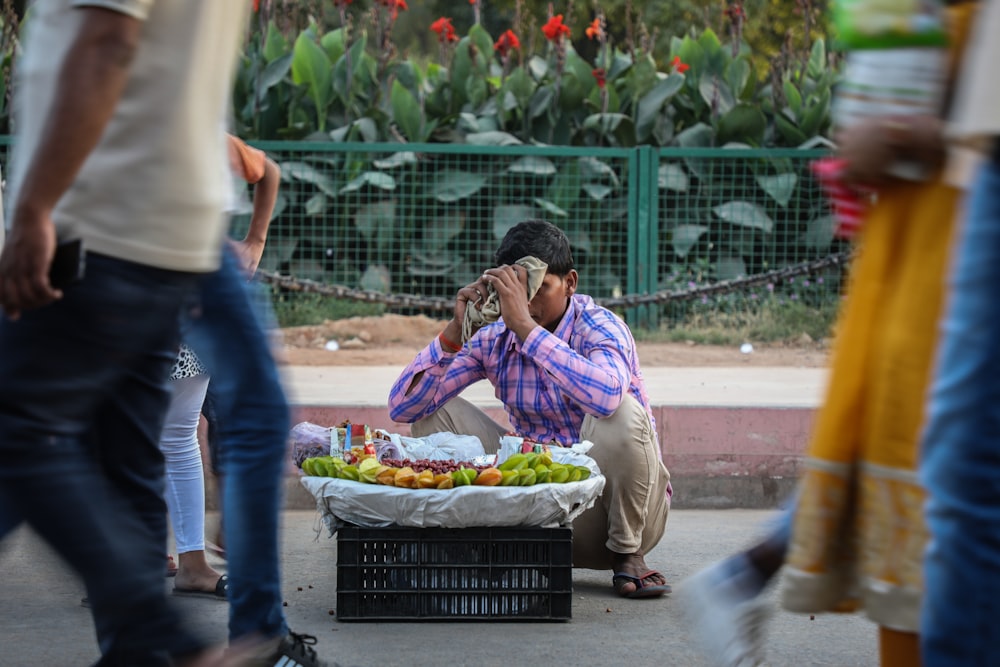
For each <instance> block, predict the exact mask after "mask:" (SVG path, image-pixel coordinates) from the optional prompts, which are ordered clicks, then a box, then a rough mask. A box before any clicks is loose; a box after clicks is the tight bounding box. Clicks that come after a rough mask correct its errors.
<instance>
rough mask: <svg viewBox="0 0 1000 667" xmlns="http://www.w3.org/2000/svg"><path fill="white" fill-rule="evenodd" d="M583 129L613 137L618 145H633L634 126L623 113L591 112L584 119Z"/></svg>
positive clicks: (609, 137)
mask: <svg viewBox="0 0 1000 667" xmlns="http://www.w3.org/2000/svg"><path fill="white" fill-rule="evenodd" d="M583 129H585V130H591V131H594V132H597V133H598V134H599V135H600V136H602V137H605V138H608V139H613V140H614V143H615V144H617V145H618V146H625V147H629V146H634V145H635V126H634V125H633V124H632V119H631V118H629V117H628V116H626V115H625V114H623V113H595V114H592V115H590V116H587V117H586V118H585V119H584V121H583Z"/></svg>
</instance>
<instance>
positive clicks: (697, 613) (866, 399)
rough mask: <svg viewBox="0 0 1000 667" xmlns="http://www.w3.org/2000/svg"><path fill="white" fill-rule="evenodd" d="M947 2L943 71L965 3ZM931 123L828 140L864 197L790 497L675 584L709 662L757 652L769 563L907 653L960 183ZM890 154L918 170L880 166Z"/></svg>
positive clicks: (893, 656)
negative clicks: (923, 457) (779, 510)
mask: <svg viewBox="0 0 1000 667" xmlns="http://www.w3.org/2000/svg"><path fill="white" fill-rule="evenodd" d="M951 4H952V5H953V6H951V7H949V8H948V10H947V17H948V24H949V32H950V33H951V44H952V62H951V71H952V76H953V77H954V73H955V72H956V71H957V68H958V66H959V62H960V56H961V53H962V50H963V47H964V45H965V41H966V35H967V32H968V28H969V25H970V24H971V22H972V19H973V17H974V14H975V9H976V5H975V3H972V2H959V3H951ZM942 129H943V122H942V120H941V119H940V117H933V116H927V115H917V116H881V117H873V118H870V119H868V120H865V121H862V122H860V123H859V124H857V125H854V126H853V127H851V128H849V129H847V130H846V131H842V132H841V133H840V134H839V135H838V137H837V138H838V144H839V145H838V156H837V157H838V159H839V160H841V161H842V163H843V173H842V174H841V175H840V176H839V178H841V179H842V180H843V185H844V186H845V187H863V188H865V189H870V188H874V189H875V190H876V192H877V197H876V200H875V202H874V203H872V204H871V205H870V206H869V208H868V210H867V211H866V212H865V213H864V216H863V225H862V226H861V229H860V231H859V237H858V240H857V246H858V256H857V258H856V259H855V260H854V262H853V263H852V267H851V279H850V284H849V286H848V290H847V296H846V299H845V303H844V307H843V310H842V312H841V313H840V316H839V318H838V322H837V326H836V331H837V337H836V342H835V344H834V348H833V353H832V356H831V364H830V366H831V373H830V380H829V384H828V387H827V390H826V396H825V398H824V401H823V405H822V408H821V409H820V410H819V412H818V413H817V418H816V424H815V426H814V427H813V433H812V435H811V438H810V443H809V448H808V452H807V458H806V462H805V470H804V472H803V474H802V477H801V480H800V483H799V487H798V495H797V497H796V498H795V500H794V502H793V504H792V505H791V506H790V508H789V510H788V511H786V512H785V513H784V514H783V515H782V517H781V519H780V523H779V526H778V527H777V528H776V529H775V530H774V532H773V533H772V534H771V535H769V536H768V537H767V538H766V539H764V540H763V541H762V542H760V543H759V544H756V545H754V546H753V547H751V548H750V549H748V550H746V551H744V552H742V553H740V554H737V555H735V556H733V557H731V558H729V559H727V560H725V561H722V562H720V563H717V564H715V565H713V566H711V567H710V568H707V569H706V570H703V571H702V572H700V573H698V574H696V575H695V576H694V577H692V578H691V579H690V580H689V581H688V582H685V583H684V584H683V587H682V591H683V592H684V599H685V604H686V605H688V606H687V607H686V609H685V610H686V611H687V613H689V614H690V615H691V616H692V617H693V618H694V620H695V623H696V627H697V629H698V633H699V636H700V638H701V640H702V643H703V645H704V646H705V647H706V648H707V649H708V651H709V653H710V654H711V656H712V658H713V664H716V665H727V666H735V665H747V664H754V665H756V664H762V662H763V656H762V654H763V644H764V634H763V623H764V620H765V618H766V611H765V609H764V607H763V605H762V604H761V602H760V599H759V597H760V594H761V593H762V592H763V590H764V589H765V587H766V586H767V585H768V584H769V583H770V582H771V581H772V580H773V579H774V577H775V575H776V574H777V573H778V571H779V570H781V569H783V570H784V572H783V577H784V578H783V584H782V603H783V605H784V607H785V608H786V609H788V610H791V611H796V612H801V613H822V612H831V611H854V610H858V609H861V608H863V609H864V610H865V612H866V614H867V615H868V617H869V618H871V619H872V620H873V621H875V622H876V623H877V624H878V625H879V649H880V656H879V657H880V664H882V665H886V666H888V665H907V666H909V665H918V664H920V661H919V642H918V635H917V632H918V630H919V627H920V623H919V613H920V603H921V597H922V594H923V577H922V569H921V560H922V556H923V549H924V546H925V544H926V535H927V533H926V527H925V525H924V521H923V517H922V515H921V508H922V503H923V498H924V496H923V491H922V489H921V488H920V484H919V483H918V480H917V475H916V467H917V452H918V441H919V435H920V430H921V427H922V425H923V420H924V410H923V407H924V397H925V392H926V389H927V387H928V384H929V382H930V373H931V366H932V360H933V353H934V347H935V342H936V327H937V322H938V320H939V317H940V314H941V308H942V303H943V296H944V275H945V267H946V263H947V257H948V249H949V248H950V247H951V239H952V235H953V228H954V220H955V219H956V217H957V214H958V206H959V202H960V195H961V193H960V190H959V189H958V188H955V187H954V186H952V185H951V184H949V183H948V182H946V180H945V178H944V173H943V171H942V165H943V161H944V157H945V144H944V136H943V133H942ZM901 161H905V162H907V163H909V165H910V166H914V165H920V166H921V171H923V170H927V171H929V176H928V178H926V179H925V180H921V181H916V180H909V179H904V178H898V177H895V176H892V175H891V174H890V172H891V170H892V169H893V168H894V167H895V166H896V165H898V164H899V163H900V162H901Z"/></svg>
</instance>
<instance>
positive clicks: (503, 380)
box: [389, 294, 655, 445]
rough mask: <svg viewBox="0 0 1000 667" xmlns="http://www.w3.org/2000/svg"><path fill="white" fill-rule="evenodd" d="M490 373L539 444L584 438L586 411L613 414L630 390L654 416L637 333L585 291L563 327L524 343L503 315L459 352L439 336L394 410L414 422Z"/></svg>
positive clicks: (402, 383) (518, 423)
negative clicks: (443, 347)
mask: <svg viewBox="0 0 1000 667" xmlns="http://www.w3.org/2000/svg"><path fill="white" fill-rule="evenodd" d="M421 371H423V373H424V374H423V376H421V378H420V380H419V381H418V382H417V383H416V385H415V386H414V387H413V389H412V391H411V392H410V393H409V395H407V394H406V389H407V387H409V386H410V385H411V384H412V383H413V378H414V377H416V376H417V375H418V374H419V373H420V372H421ZM484 379H485V380H489V382H490V383H491V384H492V385H493V387H494V390H495V391H494V395H495V396H496V397H497V398H498V399H499V400H500V401H501V402H502V403H503V404H504V407H505V408H506V410H507V414H508V416H509V418H510V423H511V424H512V425H513V427H514V429H515V430H516V431H517V433H519V434H520V435H522V436H526V437H529V438H533V439H535V440H537V441H539V442H551V441H553V440H555V441H556V442H558V443H559V444H561V445H569V444H572V443H574V442H578V441H579V439H580V428H581V426H582V425H583V418H584V416H586V415H593V416H595V417H598V418H601V417H607V416H609V415H611V414H613V413H614V412H615V410H617V409H618V406H619V405H621V402H622V398H623V397H624V396H625V392H630V393H631V394H632V395H633V396H634V397H635V398H636V400H638V401H639V402H640V403H641V404H642V405H643V407H645V408H646V412H647V413H648V414H649V418H650V420H653V414H652V411H651V410H650V407H649V396H648V395H647V393H646V387H645V384H644V383H643V380H642V371H641V370H640V369H639V359H638V355H637V353H636V349H635V340H634V339H633V338H632V333H631V331H629V328H628V326H627V325H626V324H625V323H624V322H623V321H622V320H621V319H620V318H619V317H618V316H617V315H615V314H614V313H612V312H611V311H610V310H608V309H606V308H603V307H601V306H598V305H597V304H596V303H595V302H594V300H593V299H592V298H590V297H589V296H586V295H582V294H577V295H574V296H573V298H572V299H571V300H570V304H569V307H568V308H567V309H566V313H565V315H563V318H562V320H561V321H560V322H559V325H558V327H557V328H556V331H555V333H549V332H548V331H546V330H545V329H543V328H542V327H535V329H534V330H533V331H532V332H531V334H530V335H529V336H528V338H527V339H526V340H525V341H524V342H523V343H522V342H521V341H520V340H518V337H517V335H516V334H515V333H514V332H513V331H510V330H509V329H508V328H507V327H506V326H505V325H504V323H503V321H502V320H501V321H499V322H496V323H495V324H490V325H487V326H485V327H483V328H482V329H480V330H479V331H478V332H476V334H475V335H474V336H473V337H472V338H471V339H470V340H469V341H468V342H467V343H466V344H465V346H464V347H463V348H462V350H461V351H460V352H458V353H454V354H452V353H445V352H443V351H442V350H441V346H440V345H439V344H438V342H437V340H435V341H433V342H432V343H431V344H430V345H428V346H427V347H425V348H424V349H423V350H422V351H421V352H420V353H419V354H418V355H417V357H416V358H415V359H414V360H413V361H412V362H411V363H410V365H409V366H407V367H406V368H405V369H404V370H403V373H402V374H401V375H400V376H399V379H397V380H396V383H395V384H394V385H393V387H392V391H391V392H390V393H389V414H390V416H391V417H392V419H393V420H395V421H397V422H401V423H413V422H415V421H417V420H418V419H420V418H422V417H425V416H427V415H429V414H432V413H433V412H435V411H436V410H437V409H438V408H440V407H441V406H442V405H444V404H445V403H446V402H448V401H449V400H451V399H452V398H454V397H455V396H457V395H458V394H459V393H461V392H462V390H463V389H465V388H466V387H468V386H469V385H471V384H473V383H475V382H478V381H479V380H484ZM654 432H655V422H654Z"/></svg>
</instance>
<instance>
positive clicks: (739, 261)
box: [715, 256, 747, 280]
mask: <svg viewBox="0 0 1000 667" xmlns="http://www.w3.org/2000/svg"><path fill="white" fill-rule="evenodd" d="M745 275H747V265H746V262H744V261H743V258H742V257H734V256H727V257H720V258H719V260H718V261H717V262H716V263H715V277H716V278H718V279H719V280H732V279H733V278H739V277H740V276H745Z"/></svg>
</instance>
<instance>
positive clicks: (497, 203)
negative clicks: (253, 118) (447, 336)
mask: <svg viewBox="0 0 1000 667" xmlns="http://www.w3.org/2000/svg"><path fill="white" fill-rule="evenodd" d="M255 145H256V146H258V147H259V148H262V149H263V150H265V151H266V152H267V153H268V154H269V155H270V156H271V157H272V159H274V160H275V161H276V162H277V163H278V164H279V165H280V167H281V170H282V185H281V192H280V194H279V197H278V202H277V206H276V208H275V210H274V214H273V219H272V223H271V229H270V233H269V237H268V243H267V246H266V249H265V253H264V257H263V259H262V261H261V265H260V268H261V271H262V275H263V276H265V278H269V279H270V282H272V284H273V290H274V298H275V300H276V301H280V302H284V303H294V302H295V301H296V300H300V299H305V298H317V297H316V296H315V295H316V294H319V295H328V296H329V295H333V296H338V297H341V299H349V300H350V299H353V300H358V301H366V302H369V303H376V304H382V305H383V306H384V307H385V309H387V310H391V311H395V312H402V313H406V314H413V313H418V312H423V313H426V314H430V315H433V316H438V317H447V316H448V313H449V312H450V309H451V300H452V299H453V297H454V294H455V292H456V291H457V290H458V288H460V287H461V286H463V285H466V284H468V283H470V282H472V281H473V280H474V279H475V278H476V276H478V275H479V274H480V273H481V272H482V271H483V270H484V269H485V268H488V267H490V266H491V265H492V263H493V261H492V257H493V253H494V251H495V250H496V248H497V246H498V244H499V242H500V239H501V238H502V237H503V236H504V234H505V233H506V231H507V230H508V229H510V227H511V226H513V225H514V224H516V223H517V222H519V221H521V220H525V219H529V218H544V219H547V220H549V221H551V222H553V223H555V224H556V225H558V226H559V227H560V228H562V229H563V230H564V231H565V232H566V234H567V236H568V237H569V239H570V242H571V244H572V247H573V253H574V259H575V261H576V265H577V269H578V270H579V272H580V283H579V291H581V292H583V293H587V294H590V295H592V296H593V297H594V298H595V299H597V300H598V301H602V302H606V303H608V304H609V305H611V306H613V307H615V308H616V310H619V311H620V312H621V313H622V314H623V315H624V316H625V317H626V319H627V320H628V321H629V323H630V324H631V325H632V326H633V327H637V328H645V329H653V328H658V327H669V326H680V325H683V324H684V323H688V322H691V321H693V320H697V319H698V318H705V317H712V316H717V315H719V314H738V313H744V314H745V313H753V312H755V311H758V310H759V309H760V308H762V307H767V306H775V305H779V306H780V305H782V304H786V303H795V302H798V303H802V304H811V305H819V304H823V303H831V302H835V301H836V300H837V298H838V296H839V293H840V289H841V281H842V276H843V273H844V264H843V262H840V261H834V262H825V263H824V262H823V259H824V258H826V257H829V256H831V255H833V256H838V253H839V254H840V255H843V253H844V252H845V250H846V245H845V244H844V242H843V241H840V240H838V239H835V238H834V236H833V218H832V216H831V212H830V209H829V207H828V205H827V202H826V200H825V199H824V196H823V194H822V192H821V191H820V189H819V186H818V184H817V183H816V181H815V180H814V178H813V177H812V175H811V173H810V170H809V163H810V161H811V160H814V159H816V158H818V157H820V156H821V155H823V154H824V153H823V152H822V151H812V150H797V149H782V150H771V149H748V148H723V149H693V148H692V149H682V148H670V149H657V148H653V147H649V146H640V147H636V148H595V147H569V146H562V147H557V146H527V145H499V146H497V145H488V146H487V145H468V144H462V145H458V144H395V143H392V144H386V143H382V144H377V143H350V144H345V143H336V142H260V143H256V144H255ZM0 146H2V147H3V166H4V168H5V169H6V166H7V162H8V161H7V159H6V158H7V151H8V149H9V146H10V140H9V138H3V139H0ZM241 199H242V202H243V206H242V209H241V210H240V212H239V213H238V214H237V215H236V216H234V218H233V230H232V231H233V235H234V236H240V235H241V234H242V233H244V231H245V229H246V225H247V224H248V221H249V215H248V213H249V210H250V208H249V206H250V197H249V195H244V196H243V197H242V198H241ZM813 266H822V268H812V267H813ZM769 275H774V276H775V280H774V281H762V280H744V279H745V278H747V277H750V278H753V277H760V276H764V277H765V279H766V277H767V276H769ZM278 276H281V279H280V280H279V279H278ZM303 285H305V286H306V288H303ZM324 286H325V288H326V289H324ZM333 286H337V287H336V288H335V289H333ZM310 292H311V293H313V294H312V295H310ZM630 297H640V299H638V300H636V299H633V300H630Z"/></svg>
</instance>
